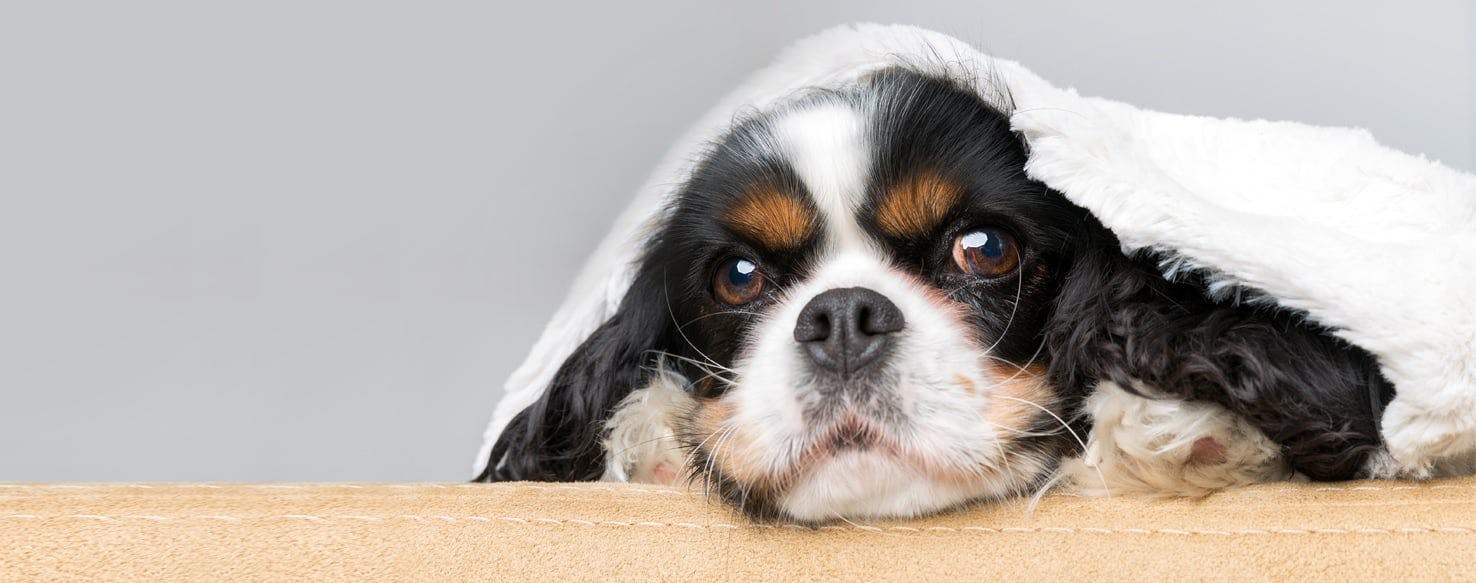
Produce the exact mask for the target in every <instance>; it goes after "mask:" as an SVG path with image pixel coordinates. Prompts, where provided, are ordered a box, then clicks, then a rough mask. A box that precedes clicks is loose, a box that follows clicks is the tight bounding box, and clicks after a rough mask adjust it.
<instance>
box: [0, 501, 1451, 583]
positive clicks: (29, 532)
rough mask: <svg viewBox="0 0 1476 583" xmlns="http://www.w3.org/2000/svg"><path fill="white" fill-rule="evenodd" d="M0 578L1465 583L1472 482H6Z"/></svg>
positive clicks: (0, 518)
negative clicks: (762, 495)
mask: <svg viewBox="0 0 1476 583" xmlns="http://www.w3.org/2000/svg"><path fill="white" fill-rule="evenodd" d="M0 533H3V534H0V538H3V545H0V579H3V580H6V581H15V580H52V579H67V578H77V579H88V580H99V579H101V580H108V579H118V580H161V579H166V580H168V579H191V580H282V579H329V580H365V579H372V580H407V579H410V580H465V579H480V580H506V579H523V580H527V579H540V580H541V579H550V578H552V579H582V580H610V579H612V578H617V579H663V580H691V579H698V580H708V579H745V580H748V579H781V578H784V579H789V578H795V577H799V578H807V579H819V578H845V579H858V578H866V579H872V578H877V579H918V578H923V577H928V578H934V577H937V578H1006V577H1009V578H1022V579H1054V578H1059V577H1069V578H1073V579H1081V578H1092V579H1098V578H1100V579H1115V580H1145V579H1146V580H1156V579H1165V578H1174V579H1186V578H1194V579H1199V578H1223V579H1230V578H1234V579H1246V578H1250V579H1292V578H1296V579H1305V578H1308V577H1316V578H1319V579H1331V578H1338V579H1355V580H1371V579H1380V580H1391V579H1421V580H1428V579H1468V580H1470V579H1476V479H1459V480H1445V481H1436V482H1428V483H1420V484H1413V483H1398V482H1355V483H1348V484H1339V485H1326V484H1275V485H1266V486H1259V487H1252V488H1246V489H1241V490H1235V491H1231V492H1225V493H1222V494H1218V495H1215V496H1211V497H1209V498H1207V499H1203V500H1183V499H1177V500H1152V499H1143V498H1108V499H1100V498H1078V497H1071V496H1067V495H1053V496H1050V497H1047V498H1046V499H1044V500H1043V501H1042V502H1041V503H1040V504H1039V505H1038V506H1037V507H1036V508H1035V509H1034V510H1033V511H1031V510H1029V509H1028V508H1027V506H1026V504H1025V503H1024V502H1023V501H1016V502H1011V503H1001V504H992V505H982V506H978V507H975V508H972V509H969V510H966V511H962V512H955V513H950V514H945V515H941V516H936V517H932V518H927V519H920V520H912V521H888V522H869V523H865V524H859V523H858V524H844V523H842V524H837V525H832V526H827V527H823V528H819V529H810V528H804V527H799V526H795V525H764V526H756V525H752V524H748V523H747V522H746V521H745V520H744V519H742V518H741V517H740V516H737V515H736V514H735V513H734V512H732V511H730V510H729V509H728V508H726V507H724V506H722V505H721V504H718V503H716V502H713V503H708V502H706V501H704V499H703V496H702V495H701V493H700V492H698V493H695V494H692V493H688V492H685V491H680V490H672V489H665V488H660V487H651V486H632V485H613V484H530V483H515V484H242V485H233V484H117V485H87V484H6V485H0Z"/></svg>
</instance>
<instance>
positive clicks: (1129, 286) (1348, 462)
mask: <svg viewBox="0 0 1476 583" xmlns="http://www.w3.org/2000/svg"><path fill="white" fill-rule="evenodd" d="M1085 220H1086V221H1087V223H1088V224H1086V225H1083V226H1084V227H1085V228H1083V229H1082V233H1083V237H1082V240H1081V241H1079V242H1078V243H1077V252H1076V253H1075V254H1074V259H1073V261H1072V265H1071V267H1070V268H1069V272H1068V274H1067V275H1066V277H1065V279H1064V283H1063V284H1062V286H1061V288H1060V290H1059V292H1058V295H1057V298H1056V309H1055V317H1054V318H1053V320H1052V321H1051V322H1050V324H1049V325H1048V326H1047V328H1046V330H1045V335H1046V346H1047V347H1049V350H1051V353H1052V354H1051V356H1052V358H1051V364H1050V375H1051V378H1052V380H1053V381H1054V382H1055V383H1057V384H1058V386H1060V387H1063V388H1068V390H1072V391H1073V392H1076V393H1084V392H1085V391H1088V390H1090V389H1091V388H1092V387H1094V386H1095V385H1096V384H1097V383H1099V382H1103V381H1111V382H1114V383H1116V384H1118V385H1119V386H1121V387H1123V388H1124V389H1127V390H1129V391H1134V392H1138V391H1137V390H1136V388H1135V387H1136V385H1135V382H1141V383H1143V384H1145V385H1148V386H1150V387H1152V388H1154V389H1156V390H1157V391H1158V392H1159V393H1162V394H1166V395H1168V396H1172V397H1177V398H1181V399H1186V400H1191V401H1209V402H1213V403H1218V404H1220V405H1223V406H1225V407H1226V408H1228V409H1230V410H1231V411H1233V412H1235V413H1238V414H1240V415H1242V416H1244V417H1245V418H1246V419H1248V420H1250V421H1251V422H1252V423H1253V424H1254V425H1255V426H1256V427H1258V428H1259V429H1260V430H1261V431H1263V432H1264V433H1266V435H1267V436H1268V437H1270V438H1271V439H1272V440H1273V441H1275V442H1276V443H1278V444H1280V445H1281V446H1282V448H1283V450H1284V453H1285V455H1286V457H1287V459H1288V461H1290V462H1291V464H1292V466H1293V468H1295V469H1296V470H1297V471H1299V472H1302V473H1303V474H1306V475H1307V476H1309V477H1311V478H1313V479H1319V480H1340V479H1349V478H1353V477H1355V476H1357V474H1358V472H1359V471H1360V470H1361V469H1362V468H1363V466H1364V462H1365V461H1366V460H1367V458H1368V455H1369V454H1370V453H1372V452H1373V451H1374V450H1375V449H1376V448H1377V447H1378V446H1379V444H1380V443H1381V438H1380V437H1379V425H1378V420H1379V417H1380V415H1381V413H1382V410H1383V407H1384V405H1386V404H1388V402H1389V400H1390V399H1392V398H1393V394H1394V391H1393V387H1392V386H1391V385H1390V384H1389V383H1388V382H1387V381H1386V380H1384V378H1383V376H1382V375H1381V374H1380V373H1379V369H1378V364H1377V362H1375V361H1374V359H1373V357H1372V356H1371V355H1369V354H1368V353H1367V352H1365V351H1364V350H1362V349H1359V348H1357V347H1355V346H1353V345H1351V344H1348V343H1346V342H1344V341H1342V340H1339V339H1337V338H1335V337H1334V336H1332V335H1331V334H1330V333H1329V331H1327V330H1325V329H1322V328H1320V327H1318V326H1316V325H1314V324H1311V323H1309V322H1308V321H1307V320H1306V319H1305V318H1303V317H1302V316H1301V315H1299V314H1296V313H1293V312H1291V311H1288V310H1281V309H1276V308H1274V307H1267V306H1263V305H1259V304H1244V303H1237V302H1229V301H1218V302H1217V301H1212V300H1210V299H1208V298H1207V297H1206V295H1205V292H1204V290H1205V288H1206V286H1205V283H1204V281H1203V278H1202V277H1191V278H1188V279H1187V280H1185V281H1178V282H1170V281H1168V280H1166V279H1165V278H1164V277H1163V276H1162V275H1160V274H1159V272H1158V270H1157V269H1156V266H1157V265H1158V264H1159V263H1160V262H1159V261H1158V260H1157V259H1158V258H1157V257H1154V256H1151V255H1149V256H1144V257H1138V258H1129V257H1126V256H1124V255H1123V254H1122V253H1120V252H1119V251H1117V249H1118V246H1117V240H1116V238H1115V237H1113V236H1112V234H1111V233H1110V232H1108V231H1107V230H1106V229H1105V228H1103V227H1102V226H1101V225H1100V224H1099V223H1097V221H1096V220H1095V219H1094V218H1091V217H1087V218H1086V219H1085ZM1140 394H1141V393H1140Z"/></svg>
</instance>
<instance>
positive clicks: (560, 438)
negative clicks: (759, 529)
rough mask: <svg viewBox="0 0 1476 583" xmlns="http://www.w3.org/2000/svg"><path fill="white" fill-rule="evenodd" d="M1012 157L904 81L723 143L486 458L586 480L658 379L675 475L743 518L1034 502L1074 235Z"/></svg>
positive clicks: (974, 115) (952, 91)
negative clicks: (613, 433) (675, 382)
mask: <svg viewBox="0 0 1476 583" xmlns="http://www.w3.org/2000/svg"><path fill="white" fill-rule="evenodd" d="M1025 160H1026V154H1025V149H1024V146H1023V144H1022V142H1021V141H1020V140H1019V139H1018V138H1017V136H1016V135H1014V134H1013V133H1012V132H1011V131H1010V129H1009V120H1008V118H1007V117H1006V116H1005V115H1004V114H1003V113H1001V112H1000V111H998V110H997V109H995V108H994V107H992V106H990V105H989V104H987V103H985V102H984V101H983V100H982V99H981V98H979V97H978V96H977V95H975V94H973V93H972V92H969V91H967V90H965V89H961V88H959V87H957V86H955V85H954V84H953V83H951V82H949V81H946V80H941V79H934V78H929V77H925V76H921V75H918V74H913V73H906V72H901V71H889V72H884V73H880V74H876V75H873V76H871V77H869V78H868V80H867V81H865V82H864V83H862V84H860V85H859V86H857V87H855V88H853V89H851V90H847V91H841V92H826V93H822V94H816V95H811V96H807V97H805V98H803V99H799V100H797V101H795V102H793V103H791V104H788V105H787V106H784V107H782V108H779V109H777V110H775V111H772V112H768V113H766V114H764V115H761V116H757V117H754V118H752V119H748V120H746V121H744V122H742V123H739V124H737V125H736V127H734V128H733V129H732V130H731V131H730V132H729V133H728V134H727V135H726V136H725V137H724V138H723V139H721V140H720V141H719V142H718V143H716V144H714V145H713V146H712V148H711V149H710V151H709V152H708V154H707V157H706V159H705V160H703V161H702V162H701V163H700V165H699V166H698V167H697V168H696V170H695V172H694V173H693V175H692V178H691V180H690V181H689V182H688V183H687V184H686V185H685V186H684V188H683V189H682V190H681V192H680V194H679V195H678V197H677V199H676V203H675V206H674V207H673V208H671V209H670V210H669V214H668V218H667V219H666V222H665V225H664V229H663V230H662V231H661V232H660V233H658V234H656V235H655V236H654V238H653V240H652V242H651V244H650V247H649V248H648V250H647V252H646V254H645V258H644V262H643V263H642V264H641V266H640V268H639V272H638V273H636V274H635V277H634V280H635V284H634V285H633V286H632V288H631V291H630V292H629V295H628V296H627V297H626V298H625V300H624V303H623V305H622V308H621V311H620V313H619V314H617V315H616V316H615V317H614V318H612V319H611V320H610V321H609V322H607V323H606V324H605V325H604V326H603V327H602V328H601V329H600V330H599V331H597V332H596V333H595V335H594V336H593V337H592V338H591V339H590V340H589V341H588V342H586V343H585V344H584V345H583V346H581V347H580V349H579V350H578V351H577V352H576V355H575V356H574V357H573V358H571V359H570V361H569V362H566V363H565V365H564V368H563V370H561V371H560V377H561V378H560V379H559V380H556V381H555V383H554V386H553V387H551V389H550V391H549V393H548V394H546V395H545V398H544V399H543V400H542V401H540V402H539V403H537V404H535V405H534V406H533V407H531V408H530V409H529V410H528V411H525V412H524V414H523V415H521V416H520V417H519V418H518V420H515V421H514V425H513V427H511V428H510V429H509V431H508V434H505V435H504V437H503V442H504V443H503V444H499V445H504V444H505V447H500V448H499V449H500V450H501V451H497V452H494V461H498V460H500V461H501V462H502V468H501V471H510V472H513V474H512V475H510V477H518V478H523V479H537V478H545V479H580V478H583V479H592V478H595V477H598V474H599V473H600V471H601V469H600V468H601V463H602V462H603V455H602V454H601V452H599V451H597V450H598V448H597V447H595V448H594V449H590V448H589V447H571V446H585V445H587V444H589V443H592V442H597V441H598V438H597V437H594V436H593V435H591V432H597V431H599V430H600V429H601V428H600V427H599V426H600V424H601V420H602V419H604V418H605V417H607V416H608V415H609V411H610V409H611V408H612V406H613V405H614V403H615V402H616V401H619V400H620V399H621V398H622V397H624V396H625V395H626V394H627V393H629V392H630V391H632V390H635V389H640V388H642V387H644V386H646V385H647V384H648V383H649V382H650V379H652V378H653V377H654V376H657V375H658V374H664V373H661V371H657V370H655V369H656V368H657V363H660V367H662V368H664V369H665V370H666V371H667V372H675V373H676V374H678V375H679V377H680V378H681V379H683V380H684V383H683V384H685V385H686V386H685V391H686V393H687V394H689V395H690V396H691V399H690V401H689V402H688V403H689V404H688V405H687V406H683V407H681V408H680V409H682V410H680V411H676V412H674V413H673V414H672V415H671V419H670V421H669V422H670V423H671V425H672V429H673V430H674V432H675V433H676V434H677V435H678V436H679V440H680V442H681V443H682V444H683V445H684V446H685V447H687V448H688V449H689V453H690V456H689V459H690V460H691V465H692V467H693V468H694V469H695V471H696V472H697V473H699V474H701V475H702V477H703V478H704V479H707V480H710V481H711V483H713V484H716V485H718V486H720V489H721V491H722V492H724V493H725V494H726V495H727V496H729V497H731V498H733V499H734V500H735V501H738V502H741V505H742V507H743V508H744V509H745V510H747V511H749V512H751V513H753V514H755V515H758V516H775V515H780V514H782V515H787V516H790V517H793V518H797V519H802V520H824V519H829V518H833V517H835V516H838V515H839V516H852V515H859V516H865V515H897V514H915V513H918V512H926V511H931V510H935V509H939V508H943V507H947V506H952V505H955V504H958V503H960V502H963V501H966V500H971V499H977V498H981V497H994V496H1002V495H1006V494H1009V493H1014V492H1018V491H1022V490H1026V489H1028V488H1031V487H1032V486H1033V485H1036V484H1038V483H1039V481H1040V480H1041V478H1042V476H1043V475H1045V474H1046V473H1047V472H1048V471H1049V470H1050V469H1051V468H1052V467H1053V454H1054V450H1055V449H1056V448H1057V447H1058V445H1059V444H1058V440H1059V439H1060V438H1061V436H1062V435H1063V432H1064V427H1063V425H1062V422H1061V415H1062V413H1061V412H1060V411H1059V408H1060V402H1061V400H1062V395H1059V394H1057V391H1056V390H1055V389H1053V388H1052V385H1051V383H1049V382H1046V379H1045V378H1044V363H1045V361H1044V358H1045V355H1044V354H1043V348H1042V343H1043V338H1042V334H1041V331H1042V326H1043V322H1044V320H1045V319H1046V318H1047V317H1048V316H1049V312H1050V311H1051V309H1052V305H1051V304H1052V301H1051V299H1052V297H1053V296H1054V290H1053V288H1054V286H1056V282H1057V281H1058V278H1057V277H1055V275H1056V272H1057V271H1058V270H1059V269H1061V268H1062V266H1061V261H1062V259H1063V257H1064V256H1065V255H1067V254H1069V248H1070V246H1071V245H1072V242H1073V240H1074V234H1075V232H1076V230H1078V229H1081V228H1084V226H1085V225H1084V221H1085V220H1086V217H1085V213H1084V211H1082V210H1081V209H1079V208H1076V207H1074V206H1072V205H1071V204H1069V203H1067V202H1066V201H1065V200H1064V199H1063V198H1062V197H1060V196H1059V195H1058V194H1055V193H1052V192H1050V191H1049V190H1048V189H1047V188H1045V187H1044V186H1043V185H1041V184H1040V183H1038V182H1035V181H1033V180H1031V179H1029V178H1028V177H1026V175H1025V171H1024V165H1025ZM524 438H526V439H524ZM517 440H523V442H522V443H519V442H518V441H517ZM512 447H517V448H518V449H519V450H520V451H516V452H515V451H513V450H512V449H509V448H512ZM509 453H512V454H515V455H508V454H509Z"/></svg>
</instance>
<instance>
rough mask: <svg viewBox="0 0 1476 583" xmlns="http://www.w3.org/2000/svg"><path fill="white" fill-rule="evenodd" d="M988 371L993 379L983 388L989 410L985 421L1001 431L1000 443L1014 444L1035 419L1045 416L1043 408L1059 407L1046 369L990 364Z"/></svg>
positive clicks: (985, 414)
mask: <svg viewBox="0 0 1476 583" xmlns="http://www.w3.org/2000/svg"><path fill="white" fill-rule="evenodd" d="M987 370H988V371H989V377H990V378H989V380H986V381H985V382H986V383H988V384H989V386H987V387H985V388H984V399H985V400H986V401H987V403H988V407H989V409H988V410H987V411H985V412H984V418H985V419H987V420H988V421H989V423H990V424H991V425H993V426H994V427H996V428H999V430H1000V436H999V437H1000V440H1001V441H1005V442H1009V441H1013V440H1014V438H1015V437H1016V436H1017V435H1018V434H1019V433H1020V432H1023V431H1029V430H1030V425H1031V424H1032V423H1033V422H1034V421H1035V419H1036V418H1038V417H1039V416H1041V415H1046V412H1045V411H1042V410H1041V407H1044V408H1046V409H1050V408H1051V407H1054V406H1056V396H1055V394H1054V393H1053V392H1052V391H1051V389H1050V385H1049V383H1048V382H1047V381H1046V378H1045V375H1046V368H1045V366H1044V365H1040V364H1032V365H1030V366H1027V367H1025V368H1023V369H1019V368H1014V367H1013V366H1010V365H1006V364H1002V363H997V362H990V363H989V365H988V367H987ZM1031 403H1034V405H1032V404H1031ZM1036 405H1039V407H1037V406H1036Z"/></svg>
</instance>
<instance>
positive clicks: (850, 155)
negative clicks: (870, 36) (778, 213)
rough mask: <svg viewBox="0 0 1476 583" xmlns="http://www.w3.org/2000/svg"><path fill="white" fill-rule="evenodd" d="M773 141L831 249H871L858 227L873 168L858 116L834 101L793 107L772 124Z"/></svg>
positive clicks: (863, 128)
mask: <svg viewBox="0 0 1476 583" xmlns="http://www.w3.org/2000/svg"><path fill="white" fill-rule="evenodd" d="M774 138H775V139H776V140H777V141H778V143H779V147H780V148H781V149H782V150H783V151H784V153H785V154H787V159H788V160H789V163H790V164H791V165H792V167H793V168H794V171H795V173H796V174H798V175H799V178H800V180H801V181H803V182H804V184H805V188H807V189H808V190H809V191H810V196H811V197H812V198H813V199H814V201H815V206H817V207H819V209H820V214H821V215H822V216H823V217H824V222H825V229H826V232H827V233H828V234H829V237H830V239H829V241H828V242H829V243H830V245H832V246H833V247H834V248H837V249H847V250H854V249H869V248H871V245H870V242H869V240H868V238H867V236H866V234H865V233H864V232H862V230H861V226H860V225H858V224H857V223H856V209H858V208H860V207H861V203H863V202H865V200H866V179H867V175H868V174H869V173H870V170H871V145H870V140H869V139H868V138H867V131H866V120H865V118H864V117H863V116H862V115H861V113H860V112H858V111H856V110H854V109H852V108H850V107H848V106H846V105H843V104H837V103H828V104H822V105H815V106H811V107H806V108H801V109H797V110H795V111H793V112H790V113H789V114H788V115H785V116H784V117H782V118H780V119H779V121H778V122H777V123H775V125H774Z"/></svg>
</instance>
